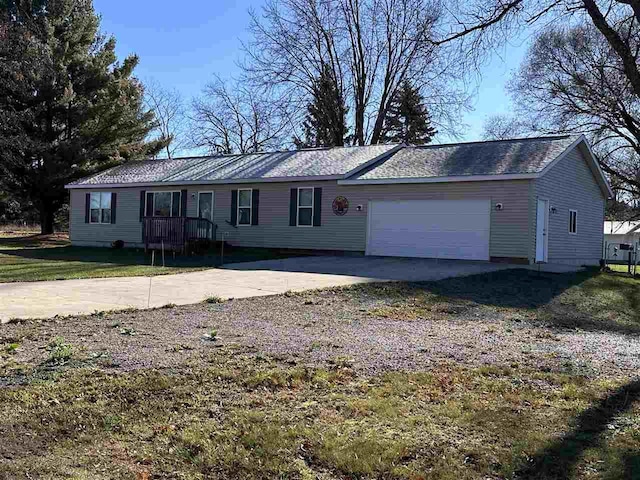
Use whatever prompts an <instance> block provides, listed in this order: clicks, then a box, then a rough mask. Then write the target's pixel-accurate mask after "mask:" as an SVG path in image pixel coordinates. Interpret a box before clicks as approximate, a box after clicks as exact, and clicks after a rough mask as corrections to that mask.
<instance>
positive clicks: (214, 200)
mask: <svg viewBox="0 0 640 480" xmlns="http://www.w3.org/2000/svg"><path fill="white" fill-rule="evenodd" d="M201 193H210V194H211V218H208V219H207V220H210V221H212V222H213V216H214V212H215V204H216V195H215V193H213V190H205V191H202V192H198V201H197V202H196V213H197V215H198V218H200V194H201Z"/></svg>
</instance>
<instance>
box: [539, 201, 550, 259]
mask: <svg viewBox="0 0 640 480" xmlns="http://www.w3.org/2000/svg"><path fill="white" fill-rule="evenodd" d="M548 230H549V200H541V199H538V208H537V214H536V262H546V261H547V249H548V245H549V237H548V235H547V231H548Z"/></svg>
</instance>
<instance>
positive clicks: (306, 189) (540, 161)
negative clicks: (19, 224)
mask: <svg viewBox="0 0 640 480" xmlns="http://www.w3.org/2000/svg"><path fill="white" fill-rule="evenodd" d="M67 188H69V189H70V190H71V213H70V216H71V218H70V236H71V241H72V243H73V244H74V245H92V246H108V245H111V243H112V242H113V241H115V240H123V241H124V242H125V244H126V245H128V246H140V245H142V244H144V238H143V235H146V234H145V231H148V230H147V227H145V228H143V225H145V226H146V225H148V223H146V222H147V220H149V221H151V220H153V219H152V218H151V217H154V218H156V219H157V218H158V217H184V216H187V217H204V218H207V219H209V220H211V221H212V222H214V223H215V224H216V225H217V239H218V240H221V239H224V240H225V241H227V242H229V243H230V244H232V245H237V246H251V247H267V248H278V249H305V250H324V251H348V252H362V253H365V254H367V255H381V256H405V257H433V258H450V259H466V260H491V261H508V262H518V263H534V262H536V261H538V262H549V263H566V264H597V263H598V261H599V260H600V258H601V257H602V249H603V233H602V224H603V222H604V208H605V200H606V199H607V198H608V197H610V196H611V189H610V187H609V185H608V183H607V181H606V179H605V177H604V175H603V173H602V171H601V170H600V168H599V166H598V164H597V161H596V159H595V158H594V156H593V154H592V152H591V149H590V147H589V145H588V143H587V142H586V140H585V139H584V137H582V136H580V137H577V136H557V137H541V138H533V139H517V140H501V141H490V142H477V143H460V144H450V145H433V146H403V145H375V146H365V147H340V148H328V149H313V150H301V151H290V152H276V153H258V154H247V155H218V156H211V157H198V158H183V159H173V160H149V161H137V162H130V163H127V164H124V165H121V166H118V167H114V168H111V169H109V170H106V171H104V172H102V173H99V174H97V175H94V176H92V177H89V178H85V179H82V180H79V181H77V182H74V183H72V184H70V185H68V186H67ZM153 221H154V222H155V220H153ZM160 223H161V222H160Z"/></svg>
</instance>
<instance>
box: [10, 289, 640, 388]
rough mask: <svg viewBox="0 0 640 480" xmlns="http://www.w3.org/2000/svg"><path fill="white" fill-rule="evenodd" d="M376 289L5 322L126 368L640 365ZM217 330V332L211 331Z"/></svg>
mask: <svg viewBox="0 0 640 480" xmlns="http://www.w3.org/2000/svg"><path fill="white" fill-rule="evenodd" d="M370 288H371V287H366V286H365V287H359V288H355V289H333V290H323V291H313V292H307V293H301V294H286V295H278V296H269V297H260V298H249V299H239V300H232V301H227V302H224V303H220V304H200V305H194V306H185V307H173V308H162V309H156V310H146V311H135V312H126V313H109V314H96V315H91V316H79V317H70V318H65V319H58V320H56V319H52V320H42V321H27V322H24V323H18V324H9V325H5V326H3V327H2V330H1V331H0V343H2V342H4V343H9V342H12V341H15V342H19V343H20V346H19V348H18V349H17V350H16V352H15V353H14V354H13V355H12V359H13V360H14V361H15V362H18V363H30V364H38V363H40V362H42V361H43V360H44V359H45V358H46V356H47V351H46V348H45V347H46V345H47V344H48V343H49V342H50V341H51V339H52V338H54V337H55V336H60V337H63V338H64V340H65V341H66V342H68V343H70V344H71V345H73V346H74V348H75V349H76V351H79V352H81V354H82V356H84V357H85V358H87V359H90V360H91V359H96V358H97V359H99V361H100V362H101V363H102V366H107V367H118V368H121V369H125V370H127V369H136V368H146V367H154V368H156V367H158V368H162V367H174V366H177V365H179V364H185V363H189V362H201V361H205V360H206V359H207V357H208V356H209V355H211V353H212V352H215V351H217V349H218V348H225V349H232V350H233V351H235V352H237V354H249V355H259V354H267V355H274V356H276V357H279V358H281V359H283V360H287V361H290V362H292V363H300V364H312V365H329V364H336V363H338V364H341V363H348V364H350V365H352V366H353V367H354V368H355V369H357V370H360V371H363V372H365V373H378V372H380V371H385V370H389V369H408V370H416V369H424V368H428V367H430V366H433V365H434V364H436V363H441V362H455V363H459V364H464V365H469V366H478V365H497V366H510V365H519V366H528V367H533V368H537V369H540V370H553V371H558V370H560V371H567V372H571V373H576V372H578V373H584V374H587V375H596V376H598V375H616V374H628V373H631V372H633V371H637V369H638V368H640V339H639V338H638V337H637V336H633V335H625V334H621V333H611V332H584V331H569V330H562V329H557V330H553V329H551V328H549V327H548V326H545V325H542V324H540V322H539V321H538V320H537V319H536V314H535V311H533V310H526V309H509V308H497V307H492V306H490V305H481V304H477V303H474V302H468V301H463V300H460V301H456V300H451V301H450V302H444V303H443V302H438V301H436V302H435V303H433V304H430V305H429V306H428V307H427V308H422V307H420V308H421V309H420V310H418V311H417V312H418V313H415V311H414V310H412V308H413V307H414V306H413V305H412V304H411V299H409V300H408V302H409V303H408V304H407V307H406V308H407V309H406V310H403V312H405V313H403V314H401V315H396V314H394V313H393V310H391V313H389V306H392V305H395V304H396V303H397V301H398V298H397V297H394V294H393V291H391V294H390V296H389V298H384V297H381V296H380V295H376V294H373V293H370V291H369V290H368V289H370ZM385 288H388V289H391V290H393V289H395V288H399V287H396V286H394V285H390V286H388V287H385ZM405 300H406V299H405ZM403 308H404V307H403ZM212 329H215V330H216V332H217V340H216V341H210V340H206V339H204V338H203V336H204V335H205V334H207V333H208V332H210V331H211V330H212Z"/></svg>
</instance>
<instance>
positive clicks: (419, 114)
mask: <svg viewBox="0 0 640 480" xmlns="http://www.w3.org/2000/svg"><path fill="white" fill-rule="evenodd" d="M384 124H385V128H384V136H383V138H384V140H385V142H394V143H406V144H410V145H424V144H427V143H429V142H431V140H432V139H433V137H434V135H435V134H436V133H438V131H437V130H436V129H435V128H434V127H433V125H432V124H431V117H430V116H429V112H428V111H427V107H426V106H425V104H424V99H423V98H422V95H420V91H419V90H418V89H417V88H414V87H413V86H412V85H411V83H410V82H409V81H408V80H404V81H403V82H402V84H401V85H400V87H399V88H398V90H397V91H396V93H395V95H394V96H393V99H392V100H391V103H390V105H389V110H388V111H387V115H386V118H385V122H384Z"/></svg>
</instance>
